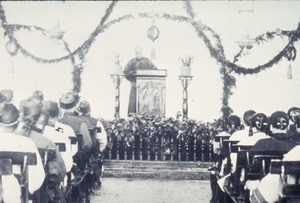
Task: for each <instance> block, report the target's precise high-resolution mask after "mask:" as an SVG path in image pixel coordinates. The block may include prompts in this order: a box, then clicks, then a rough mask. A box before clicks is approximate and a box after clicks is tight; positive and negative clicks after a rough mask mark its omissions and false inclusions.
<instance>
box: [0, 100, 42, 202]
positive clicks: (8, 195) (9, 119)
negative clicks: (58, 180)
mask: <svg viewBox="0 0 300 203" xmlns="http://www.w3.org/2000/svg"><path fill="white" fill-rule="evenodd" d="M18 119H19V111H18V110H17V108H16V107H15V106H14V105H13V104H9V103H6V104H3V105H0V140H1V142H0V151H13V152H32V153H35V154H36V159H37V164H36V165H29V166H28V190H29V192H30V193H31V194H33V193H34V192H35V191H37V190H38V189H39V188H40V187H41V185H42V184H43V182H44V179H45V172H44V168H43V165H42V161H41V158H40V156H39V152H38V149H37V147H36V146H35V144H34V143H33V142H32V140H30V139H29V138H27V137H24V136H19V135H15V134H14V131H15V129H16V128H17V126H18V124H19V120H18ZM13 173H14V174H20V173H21V168H20V166H17V165H13ZM2 187H3V201H4V202H21V199H20V196H21V190H20V185H19V183H18V180H16V178H15V176H14V175H7V176H2Z"/></svg>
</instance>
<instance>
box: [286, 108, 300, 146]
mask: <svg viewBox="0 0 300 203" xmlns="http://www.w3.org/2000/svg"><path fill="white" fill-rule="evenodd" d="M287 114H288V116H289V119H290V120H289V129H288V132H287V134H288V136H289V137H290V138H291V139H292V140H295V141H297V142H300V136H299V133H300V130H297V120H298V121H299V120H300V108H298V107H292V108H290V109H289V110H288V112H287ZM299 127H300V125H299V124H298V128H299Z"/></svg>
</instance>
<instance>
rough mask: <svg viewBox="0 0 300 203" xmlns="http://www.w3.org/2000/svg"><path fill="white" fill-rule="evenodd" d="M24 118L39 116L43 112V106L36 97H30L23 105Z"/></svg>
mask: <svg viewBox="0 0 300 203" xmlns="http://www.w3.org/2000/svg"><path fill="white" fill-rule="evenodd" d="M21 105H22V106H21V107H20V108H22V113H23V115H24V116H37V115H40V114H41V112H42V104H41V102H40V100H38V99H37V98H36V97H29V98H28V99H26V100H23V101H22V103H21Z"/></svg>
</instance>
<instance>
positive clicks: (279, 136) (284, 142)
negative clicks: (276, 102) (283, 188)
mask: <svg viewBox="0 0 300 203" xmlns="http://www.w3.org/2000/svg"><path fill="white" fill-rule="evenodd" d="M288 124H289V118H288V115H287V114H286V113H285V112H282V111H277V112H275V113H273V114H272V115H271V128H270V130H271V132H272V136H271V138H267V139H262V140H259V141H258V142H257V143H256V144H255V145H254V146H253V147H252V148H251V149H250V152H253V153H254V154H261V153H263V154H269V155H274V154H276V155H282V156H283V155H284V154H286V153H287V152H289V151H290V150H291V149H292V148H294V147H295V146H296V145H297V143H295V142H294V141H291V140H290V139H289V138H288V136H287V130H288ZM279 179H280V176H279V175H278V174H270V173H268V174H267V175H266V176H265V177H263V178H262V179H261V181H260V183H259V185H258V187H257V189H256V190H254V191H253V194H252V196H251V200H252V201H253V202H276V201H278V197H279V196H278V195H279V194H278V188H279ZM270 188H274V189H272V190H270Z"/></svg>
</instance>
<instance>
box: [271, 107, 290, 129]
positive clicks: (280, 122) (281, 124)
mask: <svg viewBox="0 0 300 203" xmlns="http://www.w3.org/2000/svg"><path fill="white" fill-rule="evenodd" d="M271 125H272V127H273V128H275V129H280V130H285V129H287V127H288V125H289V117H288V115H287V114H286V113H285V112H283V111H276V112H274V113H273V114H272V115H271Z"/></svg>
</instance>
